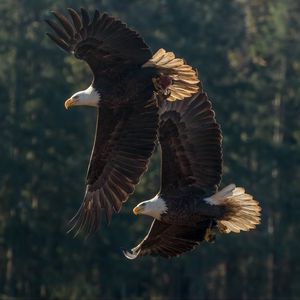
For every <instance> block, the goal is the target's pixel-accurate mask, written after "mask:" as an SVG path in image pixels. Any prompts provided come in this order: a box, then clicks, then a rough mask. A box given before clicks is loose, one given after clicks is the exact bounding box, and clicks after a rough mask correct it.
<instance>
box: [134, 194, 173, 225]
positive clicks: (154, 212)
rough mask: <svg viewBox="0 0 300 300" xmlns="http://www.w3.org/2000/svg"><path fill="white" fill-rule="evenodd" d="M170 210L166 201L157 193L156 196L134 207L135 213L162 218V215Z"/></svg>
mask: <svg viewBox="0 0 300 300" xmlns="http://www.w3.org/2000/svg"><path fill="white" fill-rule="evenodd" d="M167 211H168V207H167V204H166V202H165V201H164V200H163V199H162V198H160V197H159V196H158V195H156V196H155V197H154V198H152V199H150V200H147V201H143V202H141V203H139V204H138V205H137V206H136V207H135V208H134V209H133V213H134V214H135V215H148V216H151V217H153V218H155V219H157V220H160V218H161V215H162V214H164V213H166V212H167Z"/></svg>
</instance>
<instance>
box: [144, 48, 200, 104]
mask: <svg viewBox="0 0 300 300" xmlns="http://www.w3.org/2000/svg"><path fill="white" fill-rule="evenodd" d="M143 67H144V68H147V67H154V68H156V69H158V70H159V72H160V73H161V74H162V75H164V76H168V77H169V78H170V79H171V81H172V84H171V85H170V86H169V87H168V91H169V96H168V98H167V99H168V100H169V101H175V100H183V99H185V98H188V97H190V96H192V95H193V94H195V93H196V92H198V90H199V82H200V81H199V79H198V74H197V72H196V71H195V70H193V68H192V67H191V66H189V65H187V64H186V63H185V62H184V60H183V59H181V58H176V57H175V54H174V53H173V52H166V50H164V49H159V50H158V51H157V52H156V53H155V54H154V55H153V57H152V58H151V59H149V60H148V61H147V62H146V63H145V64H144V65H143Z"/></svg>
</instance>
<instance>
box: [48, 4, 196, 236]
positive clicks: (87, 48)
mask: <svg viewBox="0 0 300 300" xmlns="http://www.w3.org/2000/svg"><path fill="white" fill-rule="evenodd" d="M68 12H69V17H66V16H64V15H63V14H61V13H58V12H53V15H54V17H55V18H56V20H57V22H54V21H52V20H46V22H47V23H48V25H49V26H50V27H51V28H52V30H53V32H54V33H47V35H48V36H49V37H50V38H51V39H52V40H53V41H54V42H55V43H56V44H57V45H58V46H59V47H60V48H62V49H63V50H65V51H67V52H69V53H71V54H73V55H74V56H75V57H76V58H78V59H80V60H83V61H85V62H86V63H87V64H88V65H89V67H90V69H91V71H92V73H93V77H94V78H93V81H92V83H91V85H90V86H89V87H88V88H87V89H85V90H83V91H79V92H76V93H75V94H74V95H72V96H71V97H70V98H69V99H68V100H66V101H65V107H66V108H70V107H72V106H80V105H87V106H92V107H96V108H97V110H98V118H97V125H96V134H95V139H94V146H93V151H92V154H91V158H90V163H89V167H88V171H87V178H86V191H85V196H84V199H83V202H82V205H81V207H80V209H79V210H78V212H77V214H76V215H75V216H74V218H73V219H72V220H71V230H74V231H75V232H76V233H78V232H79V231H81V230H82V231H85V232H86V233H91V232H94V231H95V230H96V229H97V228H98V226H99V223H100V221H101V215H102V211H104V212H105V216H106V220H107V222H110V220H111V216H112V214H113V213H114V212H119V211H120V209H121V207H122V203H123V202H125V201H126V200H127V199H128V196H129V195H130V194H131V193H133V191H134V188H135V185H136V184H137V183H138V182H139V179H140V178H141V176H142V174H143V173H144V172H145V170H146V169H147V165H148V162H149V158H150V157H151V155H152V152H153V149H154V146H155V141H156V140H157V129H158V102H159V101H162V100H167V101H174V100H178V99H179V100H182V99H184V98H186V97H188V96H191V95H192V94H194V93H196V92H197V91H198V89H199V88H198V83H199V80H198V78H197V73H196V72H195V71H194V70H193V69H192V68H191V67H190V66H188V65H186V64H185V62H184V61H183V60H182V59H178V58H176V57H175V55H174V54H173V53H172V52H166V51H165V50H164V49H160V50H158V51H157V52H156V53H155V54H154V55H152V52H151V50H150V49H149V47H148V46H147V45H146V43H145V42H144V40H143V39H142V38H141V37H140V36H139V35H138V34H137V33H136V32H135V31H133V30H131V29H130V28H128V27H127V25H126V24H124V23H122V22H121V21H120V20H117V19H115V18H114V17H111V16H109V15H107V14H106V13H104V14H100V13H99V11H98V10H95V12H94V15H93V17H92V18H91V17H90V15H89V14H88V12H87V11H86V10H85V9H81V11H80V14H79V13H78V12H77V11H75V10H74V9H72V8H69V9H68Z"/></svg>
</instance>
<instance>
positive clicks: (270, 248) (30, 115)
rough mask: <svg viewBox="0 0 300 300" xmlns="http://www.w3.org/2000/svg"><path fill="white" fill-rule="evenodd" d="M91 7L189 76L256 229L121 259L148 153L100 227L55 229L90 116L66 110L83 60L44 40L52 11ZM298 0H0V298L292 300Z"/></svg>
mask: <svg viewBox="0 0 300 300" xmlns="http://www.w3.org/2000/svg"><path fill="white" fill-rule="evenodd" d="M68 6H72V7H77V8H78V7H80V6H85V7H88V8H89V9H93V8H96V7H97V8H99V9H100V10H102V11H103V10H105V11H108V12H110V13H111V14H113V15H116V16H119V17H120V18H122V19H123V20H125V21H126V22H127V23H128V24H129V25H130V26H132V27H134V28H136V29H137V30H138V31H139V32H140V33H141V35H142V36H143V37H144V38H145V40H146V41H147V43H148V44H149V45H150V46H151V47H152V49H153V50H157V49H158V48H160V47H164V48H166V49H167V50H172V51H174V52H175V53H176V54H177V55H179V56H182V57H184V58H186V59H187V61H188V62H189V63H190V64H192V65H193V66H195V67H197V69H198V70H199V74H200V78H201V79H202V81H203V83H204V89H205V91H207V92H208V94H209V95H210V98H211V100H212V102H213V105H214V109H215V111H216V114H217V118H218V120H219V121H220V123H221V124H222V128H223V135H224V159H225V165H224V171H225V174H224V177H223V182H224V184H228V183H230V182H235V183H236V184H237V185H241V186H245V187H246V188H247V190H248V191H249V192H251V194H253V195H254V196H255V197H256V198H257V199H258V200H259V201H260V202H261V205H262V207H263V220H262V224H261V225H260V226H259V227H258V228H257V230H256V231H253V232H249V233H243V234H239V235H234V234H231V235H228V236H219V237H218V240H217V242H216V243H215V244H213V245H211V244H204V245H203V246H201V247H199V248H198V249H197V250H196V251H194V252H191V253H189V254H186V255H184V256H182V257H181V258H176V259H172V260H164V259H161V258H151V257H149V258H144V259H140V260H137V261H134V262H132V261H128V260H126V259H125V258H124V257H123V256H122V253H121V250H120V249H121V248H122V247H126V248H129V247H130V246H132V245H134V244H135V243H136V242H137V241H138V240H140V239H141V238H142V237H143V236H144V235H145V234H146V232H147V230H148V227H149V224H150V219H147V218H135V217H134V216H133V215H132V213H131V209H132V207H133V206H134V205H135V204H136V203H137V202H138V201H142V200H145V199H147V198H150V197H152V196H153V195H154V194H155V193H157V191H158V188H159V169H160V161H159V160H160V159H159V155H158V153H156V154H155V155H154V157H153V159H152V161H151V165H150V168H149V170H148V172H147V173H146V175H145V176H144V178H143V180H142V181H141V183H140V184H139V186H138V187H137V190H136V193H135V194H134V195H133V196H132V197H131V199H130V201H128V203H126V205H124V209H123V210H122V212H121V213H120V214H119V215H115V216H114V218H113V222H112V224H111V226H110V227H106V226H103V227H102V229H101V232H98V233H97V234H96V235H94V236H93V237H90V238H89V239H87V240H85V239H83V238H81V237H79V238H76V239H74V238H73V237H72V236H71V235H67V234H66V227H67V220H68V219H70V218H71V216H72V215H73V214H74V213H75V211H76V210H77V209H78V207H79V205H80V202H81V200H82V196H83V192H84V179H85V172H86V167H87V164H88V160H89V154H90V151H91V147H92V142H93V135H94V126H95V111H94V110H92V109H89V108H86V109H85V108H80V109H72V110H70V111H68V112H67V111H65V109H64V106H63V103H64V99H66V98H68V97H69V96H70V95H71V94H73V93H74V92H76V91H78V90H80V89H82V88H84V87H86V86H88V84H89V83H90V80H91V74H90V72H89V70H88V68H87V66H86V65H84V64H83V63H81V62H79V61H77V60H75V59H74V58H73V57H71V56H68V55H67V54H65V53H63V52H62V51H60V50H59V49H58V48H56V47H55V45H54V44H53V43H51V42H50V41H49V40H48V39H47V38H46V36H45V31H46V30H47V28H46V26H45V25H44V23H43V18H45V17H49V11H50V10H51V9H61V10H63V9H65V8H66V7H68ZM299 8H300V6H299V2H298V1H296V0H287V1H284V2H283V1H280V0H274V1H267V0H263V1H258V0H253V1H246V0H234V1H220V0H217V1H208V0H201V1H197V0H185V1H183V0H172V1H167V0H164V1H158V0H153V1H145V0H132V1H118V0H102V1H91V0H89V1H87V0H83V1H79V0H76V1H67V0H64V1H58V0H55V1H49V0H43V1H34V0H30V1H28V0H26V1H25V0H19V1H8V0H1V1H0V15H1V27H0V58H1V64H0V91H1V93H0V98H1V99H0V128H1V135H0V145H1V146H0V155H1V161H0V199H1V202H0V298H1V299H17V298H22V299H24V298H26V299H175V298H176V299H262V300H264V299H298V298H299V297H300V288H299V284H298V282H299V278H300V274H299V264H300V262H299V254H298V253H299V251H300V243H299V241H298V240H297V236H298V235H297V234H298V232H299V222H298V220H299V217H300V215H299V211H300V207H299V198H300V186H299V180H300V169H299V165H300V164H299V162H300V130H299V129H300V121H299V120H300V119H299V116H298V114H299V103H298V102H299V101H298V97H297V96H298V95H299V93H300V85H299V78H300V60H299V57H300V43H299V34H298V33H299V31H300V21H299Z"/></svg>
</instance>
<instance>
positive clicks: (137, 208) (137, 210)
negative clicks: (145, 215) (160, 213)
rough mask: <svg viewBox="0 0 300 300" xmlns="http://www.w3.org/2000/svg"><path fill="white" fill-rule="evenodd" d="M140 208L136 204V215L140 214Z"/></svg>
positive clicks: (134, 211)
mask: <svg viewBox="0 0 300 300" xmlns="http://www.w3.org/2000/svg"><path fill="white" fill-rule="evenodd" d="M140 210H141V209H140V208H139V207H138V206H136V207H135V208H134V209H133V210H132V211H133V213H134V214H135V215H138V214H139V212H140Z"/></svg>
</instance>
